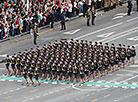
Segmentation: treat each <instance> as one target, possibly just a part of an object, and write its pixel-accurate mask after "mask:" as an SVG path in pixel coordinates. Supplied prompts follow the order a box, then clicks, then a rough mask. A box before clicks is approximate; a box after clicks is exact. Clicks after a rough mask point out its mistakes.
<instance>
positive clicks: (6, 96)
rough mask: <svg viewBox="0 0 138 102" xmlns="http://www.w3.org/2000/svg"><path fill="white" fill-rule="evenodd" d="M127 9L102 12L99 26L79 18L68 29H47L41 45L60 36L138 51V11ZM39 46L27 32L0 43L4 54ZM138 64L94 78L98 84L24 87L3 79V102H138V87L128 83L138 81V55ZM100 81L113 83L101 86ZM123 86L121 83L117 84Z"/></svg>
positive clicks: (0, 86)
mask: <svg viewBox="0 0 138 102" xmlns="http://www.w3.org/2000/svg"><path fill="white" fill-rule="evenodd" d="M126 12H127V8H126V7H121V8H118V9H116V10H112V11H109V12H107V13H102V15H101V16H97V18H96V22H95V26H90V27H87V26H86V18H79V19H77V20H75V21H70V22H68V23H67V30H66V31H60V30H59V29H60V27H59V26H56V27H55V28H54V30H52V29H51V30H43V31H42V32H41V33H40V36H39V37H38V40H37V42H38V45H39V46H40V47H41V46H42V45H43V44H44V43H46V44H47V43H48V42H49V41H50V42H53V41H54V40H60V39H64V38H66V39H68V40H70V39H71V38H73V39H78V40H81V39H83V40H88V41H90V40H91V41H92V42H95V41H98V42H99V41H102V42H103V43H106V42H108V43H109V44H111V43H115V45H116V46H117V45H118V44H119V43H121V44H126V45H134V46H135V47H136V49H137V53H138V12H133V13H132V15H131V16H127V15H126ZM32 47H33V48H35V47H36V46H34V45H33V43H32V36H31V35H26V36H23V37H20V38H16V39H14V40H12V41H6V42H3V43H1V44H0V55H4V54H10V55H12V54H13V53H17V52H19V51H24V49H26V48H27V49H29V48H32ZM135 60H136V63H135V65H130V66H129V67H127V66H126V68H124V69H120V70H119V71H117V72H114V73H110V74H109V75H107V76H104V77H101V78H99V79H94V80H91V81H90V82H91V83H92V82H93V81H94V82H96V83H97V84H96V85H91V84H89V85H86V84H85V85H83V86H78V85H70V84H68V85H67V84H65V85H61V84H52V83H48V84H47V83H42V84H41V85H40V86H38V87H36V88H35V87H33V86H29V87H26V86H21V83H20V82H17V81H12V80H10V81H5V80H0V102H123V101H125V102H138V97H137V95H138V88H137V87H127V85H136V86H137V84H138V69H137V68H138V57H137V56H136V58H135ZM3 73H4V65H3V64H1V65H0V75H1V76H2V75H3ZM99 83H104V84H107V83H110V85H111V86H110V85H101V84H99ZM116 85H120V86H116Z"/></svg>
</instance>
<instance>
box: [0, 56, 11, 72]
mask: <svg viewBox="0 0 138 102" xmlns="http://www.w3.org/2000/svg"><path fill="white" fill-rule="evenodd" d="M10 62H11V61H10V58H9V55H7V58H6V59H4V60H2V61H0V63H5V66H6V73H5V75H10V69H9V66H10Z"/></svg>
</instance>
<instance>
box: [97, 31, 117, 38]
mask: <svg viewBox="0 0 138 102" xmlns="http://www.w3.org/2000/svg"><path fill="white" fill-rule="evenodd" d="M114 33H115V32H111V33H105V34H101V35H97V37H103V38H107V37H109V36H110V35H112V34H114Z"/></svg>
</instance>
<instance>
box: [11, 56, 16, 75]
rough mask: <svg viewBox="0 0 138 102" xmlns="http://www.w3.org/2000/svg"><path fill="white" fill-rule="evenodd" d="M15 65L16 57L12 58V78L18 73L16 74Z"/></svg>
mask: <svg viewBox="0 0 138 102" xmlns="http://www.w3.org/2000/svg"><path fill="white" fill-rule="evenodd" d="M15 64H16V59H15V57H14V56H12V58H11V67H12V70H11V73H10V76H12V75H13V73H14V74H15V73H16V72H15Z"/></svg>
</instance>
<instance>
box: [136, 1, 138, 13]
mask: <svg viewBox="0 0 138 102" xmlns="http://www.w3.org/2000/svg"><path fill="white" fill-rule="evenodd" d="M136 2H137V11H138V0H136Z"/></svg>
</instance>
